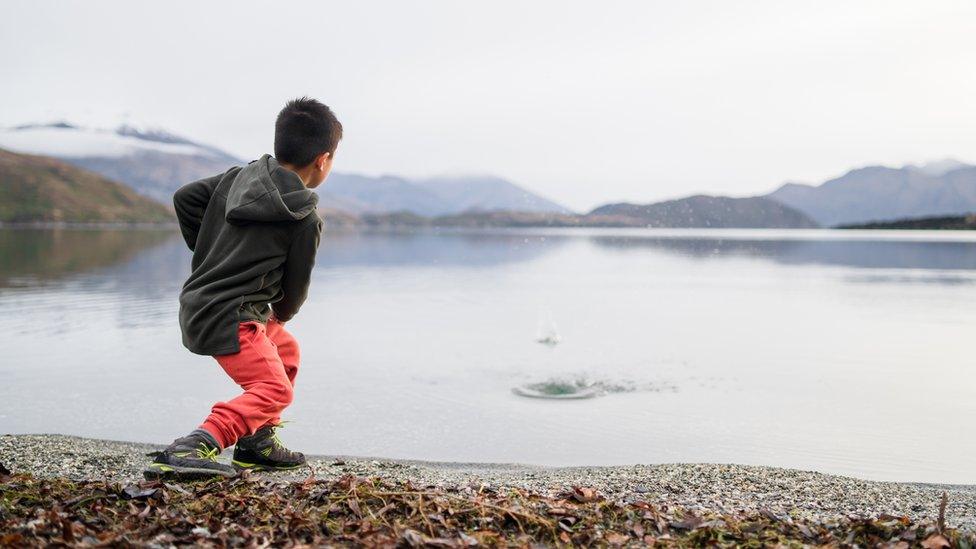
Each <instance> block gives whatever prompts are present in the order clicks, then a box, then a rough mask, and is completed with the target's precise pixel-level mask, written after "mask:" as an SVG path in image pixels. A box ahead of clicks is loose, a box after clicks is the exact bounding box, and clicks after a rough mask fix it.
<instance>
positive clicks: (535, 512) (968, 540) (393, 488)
mask: <svg viewBox="0 0 976 549" xmlns="http://www.w3.org/2000/svg"><path fill="white" fill-rule="evenodd" d="M940 503H941V507H942V508H943V509H944V507H945V505H946V500H945V499H943V500H942V502H940ZM943 514H944V511H943ZM48 545H64V546H76V547H83V546H95V545H102V546H108V545H110V546H116V545H120V546H145V547H161V546H179V545H199V546H212V547H226V546H286V547H287V546H304V545H363V546H378V547H395V546H401V547H403V546H407V547H421V546H423V547H473V546H491V547H530V546H535V545H549V546H570V545H572V546H591V545H597V546H612V547H637V546H663V547H701V546H714V547H737V546H752V547H764V546H770V547H775V546H783V547H802V546H830V547H887V548H898V549H901V548H907V547H923V548H927V549H936V548H939V549H941V548H946V547H949V548H956V547H958V548H964V549H970V548H973V547H976V533H973V532H963V531H960V530H957V529H953V528H947V527H946V526H945V524H944V520H942V519H941V517H940V519H939V520H937V521H913V520H910V519H909V518H907V517H902V516H894V515H880V516H878V517H875V518H859V517H847V518H842V519H836V520H830V521H823V522H821V521H816V520H812V519H810V520H808V519H794V518H791V517H789V516H786V515H777V514H775V513H772V512H768V511H767V512H743V513H740V514H735V513H731V514H730V513H726V514H718V513H711V512H695V511H692V510H689V509H685V508H681V507H678V506H669V505H663V504H659V505H655V504H651V503H649V502H646V501H641V500H636V501H615V500H611V499H608V498H606V497H604V496H603V495H602V494H601V493H599V492H598V491H597V490H595V489H593V488H589V487H585V486H575V487H573V488H572V489H571V490H568V491H565V492H561V493H556V494H550V495H546V494H541V493H537V492H533V491H530V490H525V489H520V488H492V487H488V486H485V485H480V486H468V487H463V488H457V489H455V488H450V489H449V488H443V487H437V486H424V487H420V486H414V485H413V484H412V483H411V482H409V481H394V480H384V479H380V478H378V477H371V478H367V477H357V476H354V475H346V476H343V477H341V478H337V479H329V480H319V479H316V478H315V477H314V476H309V477H308V478H307V479H305V480H304V481H299V482H281V481H275V480H271V479H267V478H257V477H251V476H244V477H240V478H236V479H233V480H212V481H203V482H197V483H185V484H172V483H165V482H159V481H153V482H141V483H138V484H132V485H121V484H119V483H111V482H107V481H71V480H67V479H64V478H36V477H34V476H32V475H29V474H11V473H9V471H6V470H5V469H0V546H17V547H23V546H34V547H40V546H48Z"/></svg>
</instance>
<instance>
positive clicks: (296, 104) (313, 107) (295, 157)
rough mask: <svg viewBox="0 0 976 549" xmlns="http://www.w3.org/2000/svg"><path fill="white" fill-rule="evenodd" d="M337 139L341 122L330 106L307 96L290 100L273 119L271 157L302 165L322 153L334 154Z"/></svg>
mask: <svg viewBox="0 0 976 549" xmlns="http://www.w3.org/2000/svg"><path fill="white" fill-rule="evenodd" d="M340 139H342V124H341V123H339V119H338V118H336V115H335V113H333V112H332V109H330V108H329V107H327V106H325V105H323V104H322V103H320V102H318V101H316V100H315V99H312V98H311V97H300V98H298V99H292V100H291V101H289V102H288V103H286V104H285V108H283V109H281V112H280V113H278V120H277V121H276V122H275V140H274V153H275V158H276V159H278V162H284V163H285V164H291V165H292V166H295V167H298V168H303V167H305V166H308V165H309V164H311V163H312V161H313V160H315V157H316V156H318V155H320V154H322V153H324V152H328V153H331V154H332V155H335V151H336V147H338V146H339V140H340Z"/></svg>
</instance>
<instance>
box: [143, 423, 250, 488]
mask: <svg viewBox="0 0 976 549" xmlns="http://www.w3.org/2000/svg"><path fill="white" fill-rule="evenodd" d="M219 455H220V448H218V447H217V446H215V445H214V444H213V442H212V441H210V440H208V437H205V436H203V435H201V434H198V433H190V435H189V436H185V437H183V438H178V439H176V440H174V441H173V443H172V444H170V445H169V446H168V447H167V448H166V449H165V450H163V451H162V452H160V453H159V455H158V456H156V459H154V460H153V462H152V463H150V464H149V467H148V468H146V470H145V471H143V476H145V477H146V479H147V480H156V479H159V478H168V477H176V478H182V479H188V480H190V479H203V478H213V477H226V478H231V477H236V476H237V470H236V469H234V468H233V467H231V466H230V465H225V464H223V463H220V462H219V461H217V456H219Z"/></svg>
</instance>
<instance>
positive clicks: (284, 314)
mask: <svg viewBox="0 0 976 549" xmlns="http://www.w3.org/2000/svg"><path fill="white" fill-rule="evenodd" d="M311 215H315V216H317V214H315V213H312V214H311ZM321 237H322V220H321V219H318V220H317V221H316V222H315V223H310V224H309V225H308V226H307V227H305V228H303V229H302V230H301V232H299V233H298V234H297V235H295V239H294V240H293V241H292V243H291V246H290V247H289V249H288V257H287V258H286V259H285V269H284V274H282V277H281V291H282V293H283V294H284V297H282V298H281V301H278V302H277V303H275V304H274V305H272V309H273V310H274V316H275V318H276V319H278V321H279V322H288V321H289V320H291V317H293V316H295V313H297V312H298V309H299V308H300V307H301V306H302V303H305V297H306V296H308V283H309V280H310V278H311V276H312V267H314V266H315V252H316V251H317V250H318V248H319V241H320V240H321Z"/></svg>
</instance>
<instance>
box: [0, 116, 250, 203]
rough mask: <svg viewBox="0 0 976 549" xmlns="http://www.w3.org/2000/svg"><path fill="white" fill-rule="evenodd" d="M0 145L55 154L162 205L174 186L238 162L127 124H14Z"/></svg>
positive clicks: (169, 200)
mask: <svg viewBox="0 0 976 549" xmlns="http://www.w3.org/2000/svg"><path fill="white" fill-rule="evenodd" d="M0 147H2V148H5V149H9V150H12V151H17V152H21V153H27V154H39V155H45V156H52V157H55V158H59V159H61V160H64V161H65V162H68V163H69V164H73V165H75V166H78V167H81V168H85V169H88V170H91V171H93V172H95V173H99V174H101V175H104V176H105V177H108V178H110V179H113V180H115V181H121V182H122V183H125V184H126V185H128V186H129V187H131V188H132V189H134V190H135V191H136V192H138V193H139V194H141V195H143V196H148V197H150V198H153V199H155V200H157V201H159V202H161V203H163V204H171V203H172V200H173V192H174V191H175V190H176V189H178V188H179V187H180V186H182V185H185V184H186V183H189V182H191V181H196V180H197V179H202V178H204V177H207V176H211V175H214V174H218V173H221V172H224V171H226V170H227V168H230V167H231V166H235V165H239V164H240V163H241V161H240V160H239V159H237V158H235V157H233V156H232V155H230V154H228V153H225V152H223V151H221V150H220V149H217V148H215V147H211V146H208V145H201V144H199V143H195V142H193V141H190V140H189V139H186V138H183V137H180V136H177V135H173V134H171V133H169V132H166V131H164V130H159V129H142V128H137V127H135V126H131V125H121V126H119V127H117V128H114V129H111V130H107V129H93V128H83V127H80V126H74V125H71V124H69V123H66V122H59V123H54V124H30V125H24V126H17V127H14V128H6V129H3V130H0Z"/></svg>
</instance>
